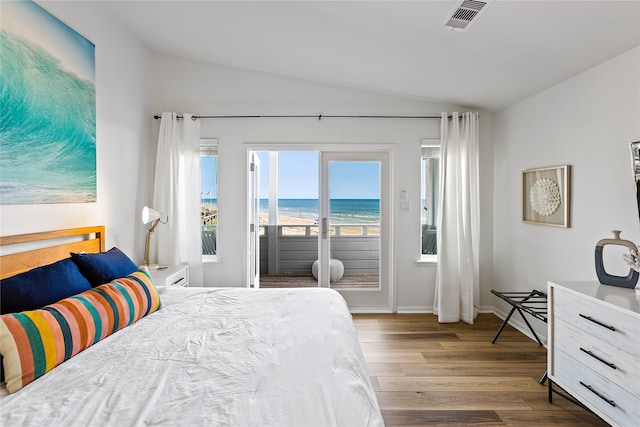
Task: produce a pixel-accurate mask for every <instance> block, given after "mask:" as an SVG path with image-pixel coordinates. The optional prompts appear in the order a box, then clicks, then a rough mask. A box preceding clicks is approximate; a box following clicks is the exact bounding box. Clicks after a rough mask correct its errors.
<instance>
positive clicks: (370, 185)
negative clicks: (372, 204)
mask: <svg viewBox="0 0 640 427" xmlns="http://www.w3.org/2000/svg"><path fill="white" fill-rule="evenodd" d="M258 158H259V159H260V198H262V199H266V198H268V197H269V187H268V185H269V153H268V152H266V151H261V152H259V153H258ZM201 165H202V173H201V176H202V181H201V189H202V191H203V197H206V198H216V197H217V189H216V177H215V169H216V167H217V158H203V159H202V163H201ZM329 175H330V177H329V188H330V191H331V196H330V197H331V198H332V199H378V198H380V165H379V163H378V162H353V161H349V162H331V163H330V169H329ZM278 183H279V189H278V197H279V198H280V199H317V198H318V152H315V151H286V152H280V153H279V157H278ZM208 191H211V194H210V195H206V193H207V192H208Z"/></svg>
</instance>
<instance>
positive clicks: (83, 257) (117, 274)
mask: <svg viewBox="0 0 640 427" xmlns="http://www.w3.org/2000/svg"><path fill="white" fill-rule="evenodd" d="M71 259H72V260H73V262H75V263H76V265H77V266H78V268H79V269H80V272H81V273H82V274H83V275H84V277H86V278H87V280H88V281H89V283H91V286H93V287H96V286H100V285H104V284H105V283H109V282H111V281H112V280H115V279H120V278H121V277H127V276H128V275H129V274H131V273H133V272H134V271H138V266H137V265H135V264H134V263H133V261H131V259H130V258H129V257H128V256H126V255H125V254H124V253H122V251H121V250H120V249H118V248H116V247H113V248H111V249H109V250H108V251H106V252H100V253H96V254H76V253H71Z"/></svg>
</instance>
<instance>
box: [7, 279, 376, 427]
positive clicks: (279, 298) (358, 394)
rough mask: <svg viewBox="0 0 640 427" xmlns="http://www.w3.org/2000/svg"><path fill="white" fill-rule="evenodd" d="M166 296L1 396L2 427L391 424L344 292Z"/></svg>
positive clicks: (204, 291) (190, 291)
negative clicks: (137, 318)
mask: <svg viewBox="0 0 640 427" xmlns="http://www.w3.org/2000/svg"><path fill="white" fill-rule="evenodd" d="M160 292H161V294H160V295H161V298H162V303H163V308H162V309H161V310H159V311H158V312H156V313H153V314H151V315H149V316H147V317H145V318H143V319H141V320H140V321H138V322H137V323H135V324H133V325H131V326H129V327H127V328H125V329H123V330H121V331H119V332H117V333H115V334H114V335H112V336H110V337H108V338H106V339H105V340H103V341H101V342H99V343H97V344H95V345H94V346H92V347H91V348H89V349H87V350H85V351H84V352H82V353H80V354H78V355H77V356H75V357H73V358H72V359H70V360H68V361H66V362H64V363H63V364H61V365H60V366H58V367H56V368H54V369H53V370H52V371H51V372H49V373H47V374H46V375H45V376H43V377H41V378H39V379H38V380H36V381H34V382H33V383H31V384H29V385H27V386H26V387H25V388H23V389H22V390H19V391H18V392H17V393H15V394H13V395H9V396H4V397H2V400H0V421H1V422H0V425H2V426H6V427H9V426H44V425H48V426H129V425H131V426H133V425H135V426H138V425H166V426H295V427H304V426H323V427H324V426H378V425H383V421H382V417H381V415H380V410H379V408H378V403H377V401H376V397H375V394H374V391H373V389H372V387H371V383H370V380H369V377H368V374H367V369H366V366H365V363H364V359H363V356H362V352H361V350H360V346H359V344H358V340H357V336H356V332H355V328H354V327H353V324H352V321H351V316H350V315H349V312H348V310H347V307H346V304H345V302H344V300H343V299H342V297H341V296H340V295H339V294H338V293H337V292H335V291H332V290H328V289H269V290H250V289H233V288H225V289H212V288H168V289H166V288H162V289H161V291H160Z"/></svg>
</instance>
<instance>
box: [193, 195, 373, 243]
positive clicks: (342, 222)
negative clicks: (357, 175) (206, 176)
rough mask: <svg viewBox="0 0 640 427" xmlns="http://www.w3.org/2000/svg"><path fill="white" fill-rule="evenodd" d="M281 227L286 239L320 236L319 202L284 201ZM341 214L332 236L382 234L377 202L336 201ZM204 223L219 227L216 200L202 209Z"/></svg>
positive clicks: (263, 217) (263, 214) (263, 216)
mask: <svg viewBox="0 0 640 427" xmlns="http://www.w3.org/2000/svg"><path fill="white" fill-rule="evenodd" d="M280 203H281V205H280V206H279V212H280V214H279V215H278V225H279V226H281V227H282V234H283V235H285V236H304V235H312V236H313V235H316V236H317V235H318V220H317V219H316V217H317V200H307V199H302V200H292V199H281V200H280ZM265 204H266V201H264V200H261V209H260V226H267V225H268V224H269V214H268V213H267V206H265ZM334 205H335V206H336V208H337V209H336V210H337V212H335V213H334V214H333V215H335V216H334V217H333V220H332V224H331V235H332V236H334V235H336V234H339V235H341V236H362V235H363V234H364V233H365V232H366V234H367V235H370V236H377V235H380V223H379V221H380V216H379V208H378V206H379V204H378V201H377V200H374V201H372V200H337V201H336V200H334V201H332V206H334ZM201 216H202V223H203V224H204V225H210V226H213V225H216V224H217V220H218V210H217V207H216V206H215V202H214V200H213V199H206V201H205V199H203V204H202V206H201Z"/></svg>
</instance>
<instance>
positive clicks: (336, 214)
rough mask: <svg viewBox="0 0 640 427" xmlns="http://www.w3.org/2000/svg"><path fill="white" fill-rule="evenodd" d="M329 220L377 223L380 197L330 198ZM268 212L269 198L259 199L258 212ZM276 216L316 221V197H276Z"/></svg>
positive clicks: (210, 201) (212, 203) (213, 201)
mask: <svg viewBox="0 0 640 427" xmlns="http://www.w3.org/2000/svg"><path fill="white" fill-rule="evenodd" d="M217 202H218V201H217V199H211V198H203V199H202V204H203V205H210V206H217ZM330 212H331V213H330V220H331V222H333V223H335V224H377V223H379V222H380V199H331V200H330ZM268 213H269V199H260V214H265V215H266V214H268ZM278 216H283V217H294V218H302V219H308V220H313V221H316V220H318V217H319V212H318V199H278Z"/></svg>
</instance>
